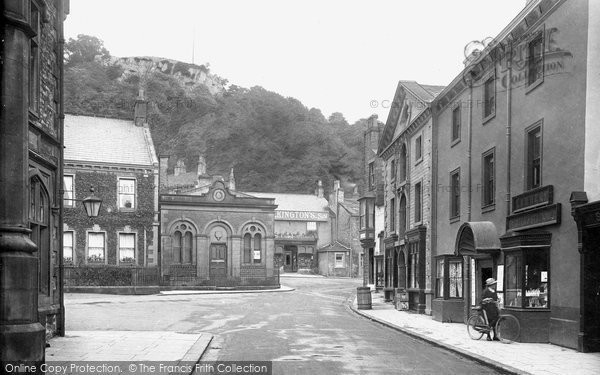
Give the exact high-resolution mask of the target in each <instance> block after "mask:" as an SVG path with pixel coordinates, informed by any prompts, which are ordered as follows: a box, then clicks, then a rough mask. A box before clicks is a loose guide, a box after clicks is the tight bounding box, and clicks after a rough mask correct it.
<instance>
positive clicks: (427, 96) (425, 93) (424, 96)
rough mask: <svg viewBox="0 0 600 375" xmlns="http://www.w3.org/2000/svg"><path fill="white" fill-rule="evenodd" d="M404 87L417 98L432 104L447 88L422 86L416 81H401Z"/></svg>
mask: <svg viewBox="0 0 600 375" xmlns="http://www.w3.org/2000/svg"><path fill="white" fill-rule="evenodd" d="M400 82H401V83H402V85H403V86H404V87H405V88H406V89H408V90H409V91H411V92H412V93H413V94H415V96H416V97H417V98H419V99H421V100H423V101H424V102H426V103H431V102H432V101H433V99H434V98H435V97H436V96H437V95H438V94H439V93H440V92H442V90H443V89H444V88H445V86H433V85H422V84H420V83H418V82H416V81H400Z"/></svg>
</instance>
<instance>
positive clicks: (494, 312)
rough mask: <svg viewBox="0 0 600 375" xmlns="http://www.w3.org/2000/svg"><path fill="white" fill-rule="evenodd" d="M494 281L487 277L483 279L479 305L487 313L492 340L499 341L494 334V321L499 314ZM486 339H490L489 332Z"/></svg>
mask: <svg viewBox="0 0 600 375" xmlns="http://www.w3.org/2000/svg"><path fill="white" fill-rule="evenodd" d="M496 283H497V281H496V280H494V279H493V278H491V277H490V278H489V279H487V280H486V281H485V289H484V290H483V292H482V293H481V306H482V307H483V310H484V311H485V313H486V315H487V319H488V322H489V324H490V327H492V330H493V331H494V341H500V339H498V335H497V334H496V322H497V321H498V317H499V316H500V312H499V311H498V294H496ZM487 339H488V341H492V338H491V336H490V333H489V332H488V336H487Z"/></svg>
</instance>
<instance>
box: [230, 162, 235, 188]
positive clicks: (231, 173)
mask: <svg viewBox="0 0 600 375" xmlns="http://www.w3.org/2000/svg"><path fill="white" fill-rule="evenodd" d="M229 191H235V176H234V175H233V167H231V172H230V173H229Z"/></svg>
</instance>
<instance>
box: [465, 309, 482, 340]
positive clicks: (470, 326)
mask: <svg viewBox="0 0 600 375" xmlns="http://www.w3.org/2000/svg"><path fill="white" fill-rule="evenodd" d="M485 327H486V324H485V320H484V319H483V317H482V316H481V315H471V316H470V317H469V320H468V321H467V331H468V332H469V336H470V337H471V338H472V339H473V340H479V339H480V338H482V337H483V333H484V330H485Z"/></svg>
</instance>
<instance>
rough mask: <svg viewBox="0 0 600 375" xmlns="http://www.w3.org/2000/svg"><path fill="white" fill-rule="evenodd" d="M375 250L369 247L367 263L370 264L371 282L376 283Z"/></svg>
mask: <svg viewBox="0 0 600 375" xmlns="http://www.w3.org/2000/svg"><path fill="white" fill-rule="evenodd" d="M374 253H375V250H373V248H371V249H369V253H368V254H369V255H368V260H367V264H368V265H369V284H375V256H374Z"/></svg>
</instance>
